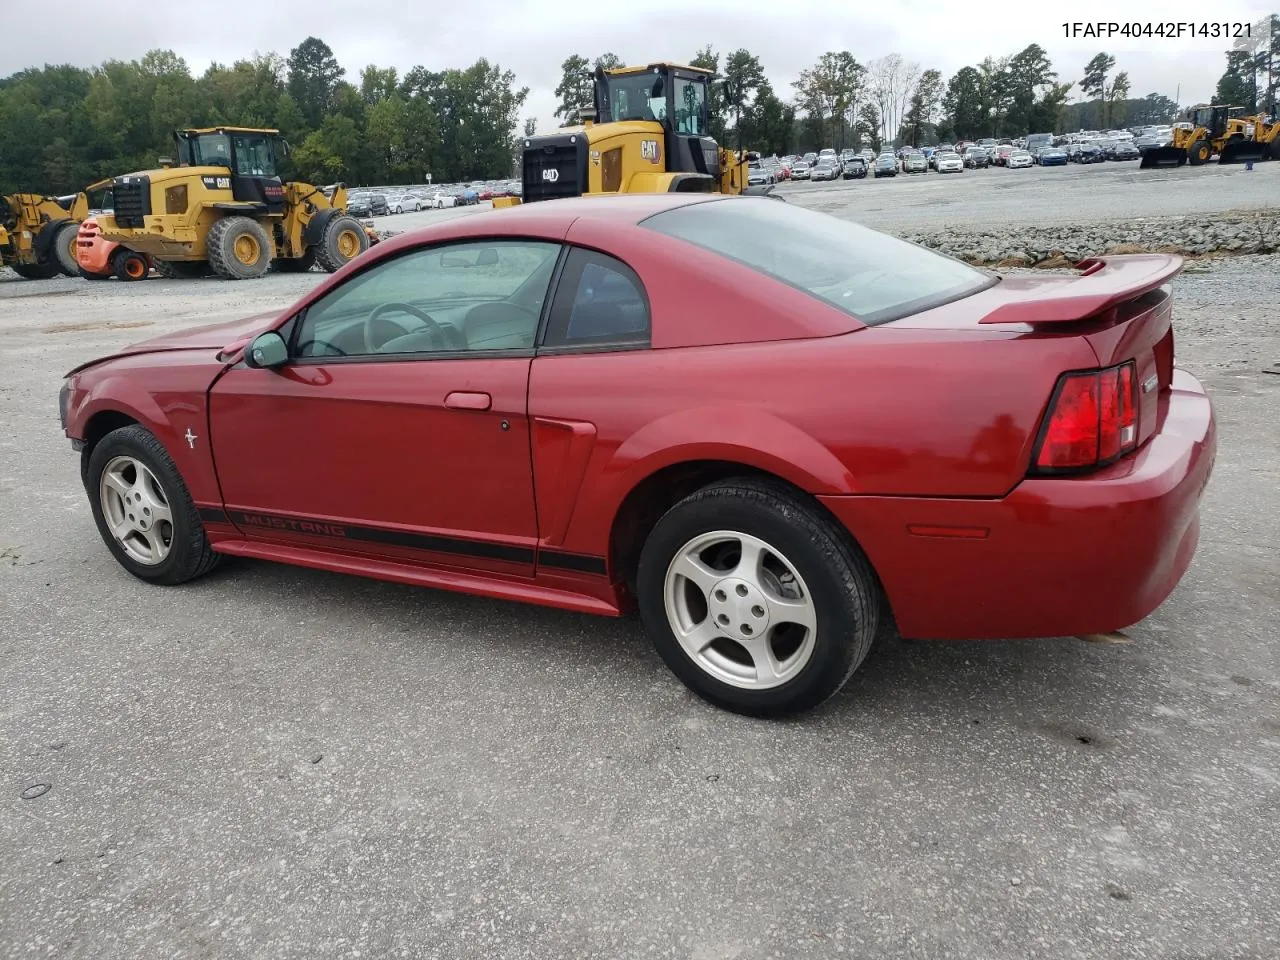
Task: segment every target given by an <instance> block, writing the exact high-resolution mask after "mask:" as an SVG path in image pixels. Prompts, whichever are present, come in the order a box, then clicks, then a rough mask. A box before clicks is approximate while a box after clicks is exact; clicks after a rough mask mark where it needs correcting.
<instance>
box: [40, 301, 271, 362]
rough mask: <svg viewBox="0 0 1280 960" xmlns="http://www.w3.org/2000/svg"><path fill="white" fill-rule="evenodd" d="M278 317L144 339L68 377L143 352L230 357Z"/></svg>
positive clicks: (257, 317) (251, 318) (258, 316)
mask: <svg viewBox="0 0 1280 960" xmlns="http://www.w3.org/2000/svg"><path fill="white" fill-rule="evenodd" d="M279 316H280V311H278V310H272V311H269V312H266V313H256V314H253V315H252V316H249V317H242V318H241V319H239V320H228V321H224V322H223V323H209V324H204V325H203V326H199V327H189V328H187V329H186V330H176V331H174V332H173V333H166V334H164V335H163V336H159V337H152V338H151V339H150V340H142V341H139V342H138V343H133V344H130V345H129V346H127V347H124V348H123V349H121V350H118V351H116V352H115V353H112V354H107V355H106V356H102V357H95V358H94V359H93V360H89V361H87V362H85V363H82V364H80V365H79V366H78V367H75V368H74V369H71V370H68V371H67V373H66V374H65V376H68V377H69V376H71V375H72V374H73V373H78V372H79V371H81V370H83V369H85V368H86V367H90V366H94V365H95V364H99V363H105V362H106V361H108V360H114V359H117V358H119V357H129V356H136V355H137V354H142V353H165V352H169V351H173V350H216V351H219V352H226V353H228V354H230V353H233V352H235V351H236V350H238V349H239V348H240V347H243V346H244V345H245V344H247V343H248V342H249V341H250V340H252V339H253V338H254V337H255V336H257V335H258V334H259V333H261V332H262V331H264V330H266V329H267V328H269V327H271V326H272V325H273V324H274V322H275V320H276V319H277V318H278V317H279Z"/></svg>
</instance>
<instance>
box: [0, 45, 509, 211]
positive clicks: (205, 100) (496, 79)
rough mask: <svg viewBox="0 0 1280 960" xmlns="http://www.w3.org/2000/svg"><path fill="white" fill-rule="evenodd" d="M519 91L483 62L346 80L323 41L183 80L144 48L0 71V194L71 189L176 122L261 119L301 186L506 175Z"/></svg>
mask: <svg viewBox="0 0 1280 960" xmlns="http://www.w3.org/2000/svg"><path fill="white" fill-rule="evenodd" d="M527 96H528V88H527V87H522V86H518V85H517V84H516V77H515V74H514V73H512V72H511V71H510V70H504V69H503V68H502V67H501V66H500V65H499V64H496V63H491V62H489V61H488V60H486V59H483V58H482V59H480V60H477V61H476V62H475V63H473V64H472V65H471V66H469V67H466V68H462V69H448V70H442V71H433V70H428V69H426V68H425V67H414V68H413V69H412V70H409V71H407V72H406V73H405V74H404V75H403V76H400V75H399V74H398V72H397V71H396V69H395V68H394V67H387V68H383V67H378V66H373V65H371V66H368V67H365V68H364V70H362V71H361V72H360V75H359V78H358V82H357V81H353V80H352V79H348V77H347V73H346V70H345V69H344V68H343V67H342V66H341V65H340V64H339V63H338V61H337V59H336V58H335V57H334V55H333V51H332V50H331V49H330V48H329V46H328V44H326V43H325V42H324V41H323V40H320V39H317V38H316V37H308V38H307V39H306V40H304V41H303V42H302V43H300V44H299V45H298V46H297V47H294V48H293V49H292V50H291V51H290V52H289V56H288V57H283V56H280V55H279V54H276V53H267V54H261V55H255V56H253V57H252V58H250V59H248V60H237V61H236V62H234V63H232V64H230V65H226V64H221V63H214V64H212V65H210V67H209V68H208V69H207V70H205V71H204V73H203V74H201V75H200V76H193V74H192V72H191V70H190V68H189V67H188V65H187V63H186V61H185V60H183V59H182V58H181V57H179V56H178V55H177V54H176V53H174V52H172V51H168V50H154V51H151V52H149V53H148V54H147V55H146V56H144V57H142V59H140V60H134V61H131V62H127V63H126V62H123V61H119V60H110V61H107V62H106V63H103V64H102V65H101V66H98V67H95V68H93V69H82V68H79V67H73V66H66V65H59V66H45V67H44V68H33V69H28V70H23V71H21V72H19V73H16V74H14V75H12V76H10V77H7V78H4V79H0V194H6V193H10V192H14V191H18V190H33V191H40V192H45V193H50V194H62V193H69V192H72V191H75V190H80V189H82V188H83V187H85V186H87V185H88V184H90V183H93V182H95V181H97V180H101V179H103V178H105V177H110V176H116V175H118V174H122V173H127V172H129V171H133V170H144V169H150V168H153V167H155V166H156V163H157V160H158V158H160V157H162V156H163V157H173V141H172V138H171V132H172V131H173V130H175V129H182V128H186V127H207V126H216V125H218V124H225V125H228V126H244V127H269V128H275V129H278V130H280V131H281V132H282V133H283V134H284V136H285V137H286V139H288V141H289V142H290V145H291V147H292V150H291V154H290V156H289V157H288V158H287V159H286V160H285V161H284V165H285V167H286V170H285V172H286V173H287V174H288V175H290V176H296V177H298V178H300V179H304V180H308V181H310V182H313V183H331V182H336V181H338V180H342V181H345V182H347V183H349V184H387V183H421V182H424V181H425V179H426V177H427V175H428V174H430V175H431V176H432V178H433V180H434V181H435V182H437V183H443V182H458V181H462V180H471V179H479V178H485V179H488V178H498V177H505V176H509V175H510V173H511V158H512V155H513V152H514V150H515V147H516V143H517V137H518V135H519V133H520V132H521V131H520V109H521V107H522V106H523V104H524V102H525V98H526V97H527Z"/></svg>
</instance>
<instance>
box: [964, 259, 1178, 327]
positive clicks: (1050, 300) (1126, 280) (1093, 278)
mask: <svg viewBox="0 0 1280 960" xmlns="http://www.w3.org/2000/svg"><path fill="white" fill-rule="evenodd" d="M1183 264H1184V261H1183V259H1182V257H1180V256H1177V255H1176V254H1168V253H1150V254H1125V255H1123V256H1115V257H1091V258H1089V259H1087V260H1081V261H1080V262H1079V263H1077V264H1076V269H1078V270H1080V275H1079V276H1078V277H1074V278H1072V279H1070V280H1068V281H1066V282H1064V283H1063V284H1062V285H1061V286H1060V287H1059V288H1057V289H1056V290H1054V291H1053V292H1051V293H1049V294H1047V295H1046V294H1045V293H1043V292H1040V293H1037V292H1035V291H1028V294H1027V298H1026V299H1025V300H1015V301H1013V302H1012V303H1006V304H1004V305H1002V306H999V307H997V308H996V309H995V310H993V311H991V313H989V314H987V315H986V316H985V317H983V318H982V319H981V320H979V321H978V322H979V323H980V324H987V323H1037V324H1038V323H1071V322H1073V321H1078V320H1085V319H1088V318H1089V317H1092V316H1096V315H1097V314H1099V313H1102V312H1103V311H1105V310H1109V309H1111V308H1112V307H1114V306H1118V305H1119V304H1121V303H1125V302H1127V301H1129V300H1136V299H1137V298H1138V297H1141V296H1143V295H1144V294H1147V293H1150V292H1151V291H1152V290H1156V289H1158V288H1159V287H1162V286H1164V285H1165V284H1166V283H1168V282H1169V281H1170V280H1172V279H1173V278H1174V277H1176V276H1177V275H1178V274H1179V273H1181V272H1182V267H1183Z"/></svg>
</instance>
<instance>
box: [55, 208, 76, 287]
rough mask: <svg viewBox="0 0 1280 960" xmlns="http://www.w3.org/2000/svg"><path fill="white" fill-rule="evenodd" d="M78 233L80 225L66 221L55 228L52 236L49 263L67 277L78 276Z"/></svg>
mask: <svg viewBox="0 0 1280 960" xmlns="http://www.w3.org/2000/svg"><path fill="white" fill-rule="evenodd" d="M79 232H80V224H78V223H76V222H75V221H73V220H68V221H67V222H66V223H64V224H62V225H61V226H59V227H58V228H57V232H56V233H54V235H53V247H52V249H51V250H50V251H49V262H50V263H52V264H55V265H56V266H57V268H58V270H59V271H61V272H62V274H63V275H64V276H67V277H78V276H80V261H79V260H77V259H76V234H78V233H79Z"/></svg>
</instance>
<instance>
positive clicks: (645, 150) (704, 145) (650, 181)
mask: <svg viewBox="0 0 1280 960" xmlns="http://www.w3.org/2000/svg"><path fill="white" fill-rule="evenodd" d="M714 79H715V76H714V74H713V73H712V72H711V71H709V70H703V69H700V68H698V67H688V66H681V65H679V64H671V63H654V64H649V65H648V66H643V67H620V68H618V69H614V70H605V69H597V70H596V73H595V84H594V104H593V106H591V107H584V108H582V109H581V110H579V119H580V120H581V121H582V122H581V124H580V125H578V126H573V127H562V128H561V129H559V130H557V131H556V132H555V133H550V134H544V135H542V136H536V137H526V138H524V141H523V151H522V157H521V197H520V198H516V197H499V198H497V199H495V200H494V201H493V205H494V206H495V207H510V206H515V205H516V204H519V203H522V202H523V203H532V202H534V201H538V200H552V199H555V198H557V197H578V196H583V195H588V196H590V195H599V194H615V193H686V192H695V193H734V194H738V193H749V194H760V195H767V194H769V193H770V192H771V191H772V189H773V188H772V186H753V187H748V185H747V158H746V156H745V155H739V154H738V153H735V152H731V151H729V150H726V149H724V148H723V147H721V146H720V145H719V144H718V143H716V141H715V140H714V139H713V138H712V137H711V136H710V133H709V131H708V121H709V119H710V114H709V110H708V101H709V99H710V94H711V84H712V81H713V80H714ZM776 199H781V197H778V198H776Z"/></svg>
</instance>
